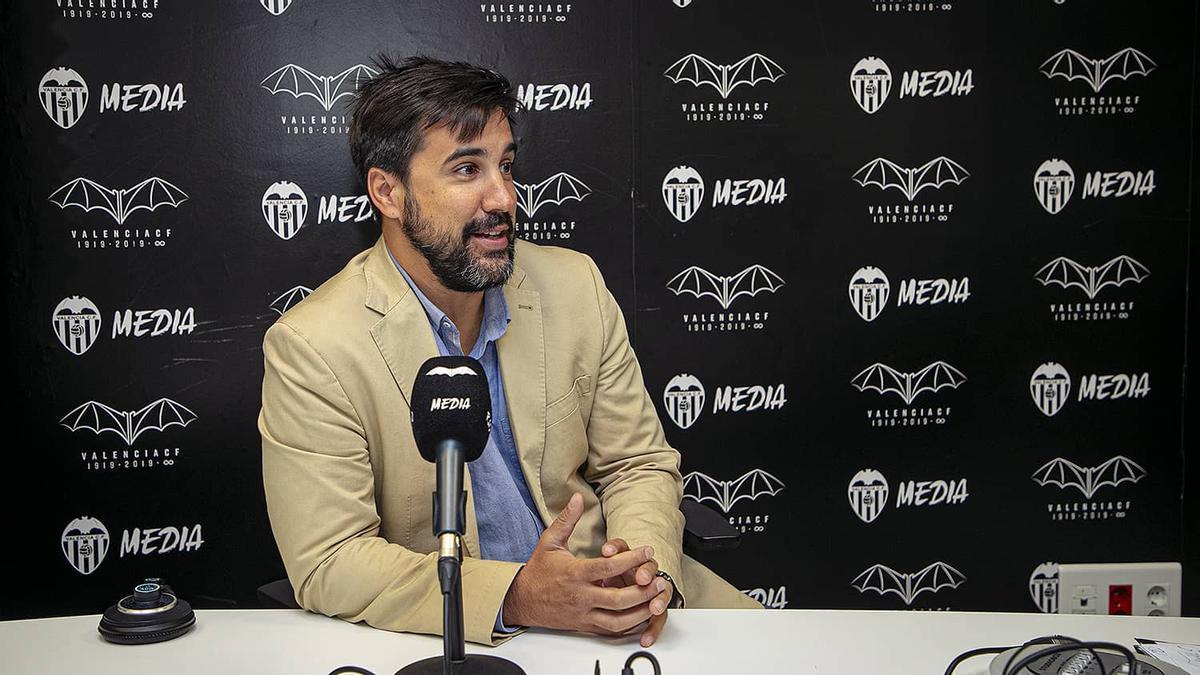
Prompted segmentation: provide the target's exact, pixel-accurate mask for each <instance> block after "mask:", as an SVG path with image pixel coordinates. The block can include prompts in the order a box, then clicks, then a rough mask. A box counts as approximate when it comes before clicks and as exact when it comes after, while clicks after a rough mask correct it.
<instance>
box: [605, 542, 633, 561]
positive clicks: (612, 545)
mask: <svg viewBox="0 0 1200 675" xmlns="http://www.w3.org/2000/svg"><path fill="white" fill-rule="evenodd" d="M628 550H629V544H627V543H625V540H624V539H621V538H620V537H618V538H616V539H609V540H608V541H606V542H604V546H601V547H600V555H602V556H604V557H605V558H611V557H613V556H614V555H616V554H618V553H624V552H625V551H628Z"/></svg>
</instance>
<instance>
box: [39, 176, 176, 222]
mask: <svg viewBox="0 0 1200 675" xmlns="http://www.w3.org/2000/svg"><path fill="white" fill-rule="evenodd" d="M187 199H188V196H187V193H185V192H184V191H183V190H180V189H179V188H177V187H175V186H174V185H172V184H170V183H168V182H167V181H165V180H163V179H161V178H158V177H157V176H155V177H153V178H147V179H146V180H144V181H142V182H140V183H138V184H137V185H134V186H133V187H131V188H129V189H126V190H110V189H108V188H106V187H104V186H103V185H101V184H99V183H97V182H96V181H93V180H88V179H87V178H76V179H75V180H73V181H71V182H69V183H67V184H66V185H64V186H62V187H60V188H58V189H57V190H55V191H54V192H53V193H51V194H50V201H52V202H54V203H55V204H57V205H58V207H59V208H61V209H65V208H67V207H68V206H78V207H79V208H81V209H83V210H84V211H93V210H95V209H100V210H101V211H104V212H105V213H107V214H108V215H110V216H112V218H113V220H115V221H117V224H118V225H123V224H124V223H125V219H126V218H128V217H129V214H131V213H133V212H134V211H137V210H139V209H145V210H146V211H153V210H155V209H157V208H158V207H160V206H164V205H165V206H170V207H173V208H174V207H177V206H179V205H180V204H182V203H184V202H185V201H187Z"/></svg>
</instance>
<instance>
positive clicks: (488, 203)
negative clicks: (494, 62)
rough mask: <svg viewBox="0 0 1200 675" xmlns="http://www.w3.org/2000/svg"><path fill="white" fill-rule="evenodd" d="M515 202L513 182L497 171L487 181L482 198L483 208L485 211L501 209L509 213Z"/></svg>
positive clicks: (493, 211)
mask: <svg viewBox="0 0 1200 675" xmlns="http://www.w3.org/2000/svg"><path fill="white" fill-rule="evenodd" d="M516 204H517V194H516V192H515V190H514V186H513V182H512V181H511V180H509V179H508V177H507V176H505V175H504V174H502V173H500V172H499V171H497V172H495V174H493V176H492V179H491V180H490V181H489V182H488V190H487V194H485V195H484V198H483V210H484V211H486V212H487V213H498V212H500V211H503V212H505V213H509V214H511V213H512V212H513V209H514V208H515V207H516Z"/></svg>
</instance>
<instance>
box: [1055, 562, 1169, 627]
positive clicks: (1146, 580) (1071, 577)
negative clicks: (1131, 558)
mask: <svg viewBox="0 0 1200 675" xmlns="http://www.w3.org/2000/svg"><path fill="white" fill-rule="evenodd" d="M1058 595H1059V597H1060V598H1063V599H1065V600H1066V602H1059V603H1058V613H1059V614H1125V615H1133V616H1179V615H1180V610H1181V609H1182V607H1181V605H1182V596H1183V567H1182V566H1181V565H1180V564H1179V563H1173V562H1167V563H1111V564H1098V563H1097V564H1092V563H1080V564H1061V565H1059V566H1058Z"/></svg>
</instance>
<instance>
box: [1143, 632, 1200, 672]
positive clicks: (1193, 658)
mask: <svg viewBox="0 0 1200 675" xmlns="http://www.w3.org/2000/svg"><path fill="white" fill-rule="evenodd" d="M1134 640H1135V641H1136V642H1137V650H1138V651H1139V652H1141V653H1143V654H1145V655H1146V656H1153V657H1154V658H1156V659H1158V660H1159V661H1165V662H1167V663H1169V664H1171V665H1173V666H1177V667H1179V668H1182V669H1184V671H1186V672H1187V673H1188V674H1189V675H1200V645H1185V644H1179V643H1177V642H1159V641H1158V640H1151V639H1149V638H1134Z"/></svg>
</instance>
